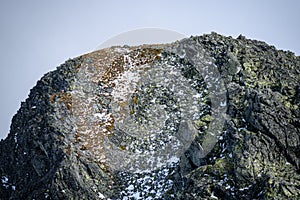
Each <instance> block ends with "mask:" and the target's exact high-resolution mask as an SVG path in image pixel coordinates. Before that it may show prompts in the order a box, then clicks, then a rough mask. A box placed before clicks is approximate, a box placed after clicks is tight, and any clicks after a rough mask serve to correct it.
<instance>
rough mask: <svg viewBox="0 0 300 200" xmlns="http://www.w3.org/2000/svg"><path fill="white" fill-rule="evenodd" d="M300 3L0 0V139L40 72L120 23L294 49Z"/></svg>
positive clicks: (299, 44)
mask: <svg viewBox="0 0 300 200" xmlns="http://www.w3.org/2000/svg"><path fill="white" fill-rule="evenodd" d="M299 10H300V1H298V0H281V1H279V0H251V1H250V0H249V1H241V0H234V1H229V0H228V1H224V0H219V1H217V0H212V1H208V0H206V1H201V0H198V1H196V0H195V1H188V0H185V1H176V0H170V1H163V0H160V1H158V0H151V1H142V0H139V1H130V0H128V1H125V0H124V1H121V0H120V1H113V0H103V1H101V0H85V1H83V0H81V1H79V0H51V1H42V0H26V1H25V0H24V1H22V0H19V1H16V0H0V28H1V31H0V36H1V37H0V59H1V63H0V66H1V68H0V69H1V73H0V76H1V77H0V81H1V83H0V89H1V103H0V110H1V112H0V139H1V138H4V137H6V135H7V133H8V131H9V126H10V123H11V122H10V121H11V118H12V117H13V115H14V114H15V113H16V111H17V110H18V109H19V107H20V103H21V101H24V100H25V99H26V98H27V96H28V93H29V90H30V89H31V88H32V87H33V86H34V85H35V84H36V82H37V80H39V79H40V78H41V77H42V76H43V74H45V73H46V72H48V71H50V70H54V69H55V68H56V66H58V65H60V64H61V63H63V62H64V61H65V60H67V59H68V58H74V57H76V56H79V55H81V54H84V53H87V52H91V51H93V50H95V49H96V48H97V47H98V46H99V45H100V44H101V43H103V42H105V41H106V40H107V39H109V38H111V37H113V36H115V35H118V34H120V33H122V32H124V31H130V30H133V29H138V28H144V27H156V28H162V29H169V30H174V31H177V32H179V33H181V34H184V35H187V36H190V35H202V34H204V33H210V32H211V31H215V32H218V33H220V34H223V35H226V36H233V37H237V36H238V35H239V34H242V35H245V36H246V37H247V38H252V39H257V40H263V41H266V42H267V43H268V44H271V45H274V46H275V47H276V48H277V49H284V50H287V49H288V50H291V51H293V52H295V53H296V54H297V55H300V39H299V36H300V12H299Z"/></svg>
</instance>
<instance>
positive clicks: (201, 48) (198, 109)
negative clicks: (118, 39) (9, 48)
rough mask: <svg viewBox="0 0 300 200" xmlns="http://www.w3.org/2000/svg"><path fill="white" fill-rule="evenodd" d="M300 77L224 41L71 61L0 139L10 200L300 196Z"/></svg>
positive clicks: (120, 50) (249, 45)
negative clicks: (7, 133) (3, 138)
mask: <svg viewBox="0 0 300 200" xmlns="http://www.w3.org/2000/svg"><path fill="white" fill-rule="evenodd" d="M299 79H300V57H299V56H295V55H294V54H293V53H292V52H289V51H287V52H286V51H281V50H276V49H275V47H273V46H269V45H267V44H266V43H264V42H261V41H256V40H249V39H246V38H245V37H244V36H239V37H238V38H237V39H233V38H232V37H224V36H221V35H218V34H216V33H212V34H208V35H203V36H199V37H198V36H197V37H191V38H188V39H184V40H181V41H178V42H175V43H172V44H160V45H142V46H137V47H129V46H123V47H111V48H107V49H102V50H98V51H95V52H92V53H89V54H86V55H83V56H79V57H77V58H75V59H71V60H68V61H66V62H65V63H64V64H62V65H61V66H59V67H58V68H57V69H56V70H55V71H52V72H49V73H47V74H45V75H44V76H43V77H42V78H41V80H39V81H38V82H37V84H36V86H35V87H34V88H33V89H32V90H31V91H30V94H29V97H28V99H27V100H26V101H25V102H22V104H21V108H20V109H19V111H18V112H17V114H16V115H15V116H14V117H13V120H12V124H11V129H10V133H9V135H8V137H7V138H6V139H5V140H1V142H0V180H1V181H0V199H299V198H300V153H299V152H300V80H299Z"/></svg>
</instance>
